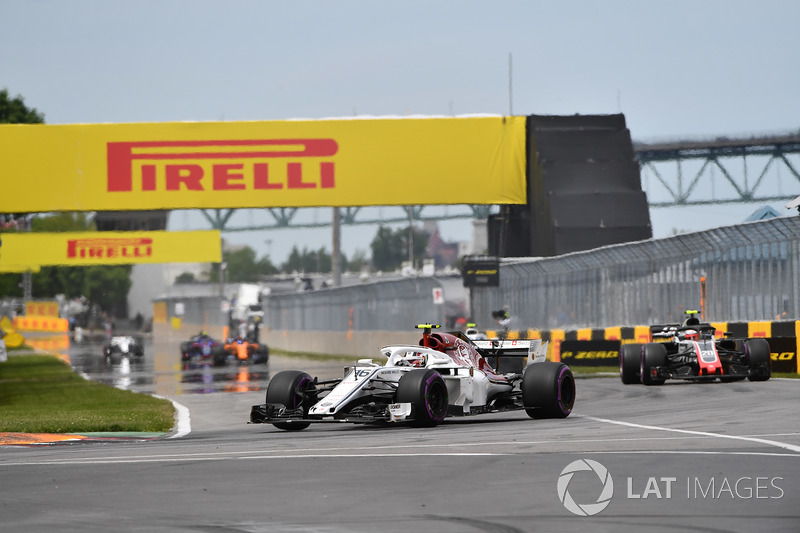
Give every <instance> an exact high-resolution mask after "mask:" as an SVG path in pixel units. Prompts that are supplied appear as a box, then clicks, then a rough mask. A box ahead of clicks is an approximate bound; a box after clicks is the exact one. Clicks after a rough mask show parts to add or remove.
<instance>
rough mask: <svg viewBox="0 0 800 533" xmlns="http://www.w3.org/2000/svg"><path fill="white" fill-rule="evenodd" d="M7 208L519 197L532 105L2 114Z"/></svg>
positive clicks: (508, 200) (2, 198)
mask: <svg viewBox="0 0 800 533" xmlns="http://www.w3.org/2000/svg"><path fill="white" fill-rule="evenodd" d="M0 146H2V147H3V149H4V151H3V157H0V176H3V194H2V195H0V213H2V212H8V213H23V212H26V213H27V212H48V211H119V210H122V211H124V210H149V209H215V208H216V209H225V208H230V209H236V208H243V209H245V208H259V209H260V208H270V207H327V206H332V207H333V206H344V207H354V206H371V205H424V204H432V205H443V204H449V205H461V204H483V205H499V204H524V203H525V202H526V198H527V191H526V180H525V167H526V154H525V146H526V145H525V117H501V116H485V117H430V118H424V117H423V118H387V119H353V120H345V119H333V120H285V121H251V122H166V123H138V124H66V125H43V124H33V125H31V124H27V125H19V124H11V125H0Z"/></svg>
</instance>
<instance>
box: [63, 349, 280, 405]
mask: <svg viewBox="0 0 800 533" xmlns="http://www.w3.org/2000/svg"><path fill="white" fill-rule="evenodd" d="M143 344H144V352H145V354H144V355H143V356H141V357H137V356H121V355H118V354H115V355H113V356H111V357H106V356H105V355H104V354H103V342H102V341H100V340H95V341H90V342H82V343H72V344H71V345H70V348H69V350H68V352H67V355H68V356H69V363H70V364H71V365H72V367H73V368H74V369H75V371H76V372H79V373H81V374H84V375H85V376H87V377H88V378H89V379H92V380H94V381H98V382H100V383H105V384H107V385H112V386H114V387H117V388H120V389H126V390H131V391H134V392H141V393H145V394H158V395H161V396H176V395H181V394H210V393H217V392H247V391H257V390H260V389H261V388H263V387H264V384H265V383H266V382H267V379H268V377H269V367H268V365H267V364H264V363H259V364H254V365H250V364H239V363H238V362H237V361H235V360H234V359H233V358H229V361H228V362H227V364H225V365H223V366H214V365H212V364H210V363H209V362H201V361H197V360H195V361H189V362H184V361H182V360H181V355H180V351H179V348H178V346H171V345H166V344H165V345H159V346H158V347H156V346H155V345H154V343H153V340H152V338H151V337H144V338H143Z"/></svg>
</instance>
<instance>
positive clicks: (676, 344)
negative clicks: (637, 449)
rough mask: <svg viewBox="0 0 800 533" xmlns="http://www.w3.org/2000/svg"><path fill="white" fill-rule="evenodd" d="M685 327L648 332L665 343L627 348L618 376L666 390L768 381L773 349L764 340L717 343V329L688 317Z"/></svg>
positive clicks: (671, 326)
mask: <svg viewBox="0 0 800 533" xmlns="http://www.w3.org/2000/svg"><path fill="white" fill-rule="evenodd" d="M686 314H687V315H688V318H687V319H686V320H685V321H684V322H683V324H667V325H656V326H650V334H651V336H652V337H653V338H654V339H657V338H664V339H666V340H665V341H663V342H650V343H647V344H625V345H623V346H622V348H621V349H620V352H619V355H620V358H619V375H620V378H621V379H622V382H623V383H625V384H626V385H627V384H632V383H643V384H645V385H662V384H663V383H664V382H665V381H666V380H667V379H684V380H695V381H714V380H715V379H717V378H719V380H720V381H723V382H727V381H740V380H743V379H745V378H747V379H749V380H750V381H766V380H768V379H769V378H770V375H771V370H770V348H769V343H767V341H766V339H735V338H729V337H728V336H727V335H728V334H727V333H726V334H725V336H724V337H723V338H716V335H715V333H716V328H714V327H713V326H712V325H711V324H708V323H701V322H700V320H699V319H698V318H697V317H696V316H694V315H696V314H697V311H687V312H686Z"/></svg>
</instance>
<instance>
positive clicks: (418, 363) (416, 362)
mask: <svg viewBox="0 0 800 533" xmlns="http://www.w3.org/2000/svg"><path fill="white" fill-rule="evenodd" d="M425 361H426V358H425V355H424V354H421V353H419V352H414V355H413V356H412V357H410V358H409V359H408V362H409V363H410V364H411V366H413V367H415V368H422V367H424V366H425Z"/></svg>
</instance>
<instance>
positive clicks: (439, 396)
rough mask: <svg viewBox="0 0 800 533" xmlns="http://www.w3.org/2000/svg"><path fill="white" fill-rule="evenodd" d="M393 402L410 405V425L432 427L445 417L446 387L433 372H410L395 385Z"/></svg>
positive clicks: (417, 370)
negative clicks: (395, 390)
mask: <svg viewBox="0 0 800 533" xmlns="http://www.w3.org/2000/svg"><path fill="white" fill-rule="evenodd" d="M395 402H397V403H410V404H411V407H412V416H413V418H412V422H411V423H412V425H414V426H417V427H433V426H436V425H437V424H439V423H440V422H442V421H443V420H444V419H445V417H446V416H447V406H448V402H449V397H448V394H447V385H446V384H445V382H444V379H443V378H442V375H441V374H439V373H438V372H437V371H435V370H431V369H425V368H419V369H416V370H410V371H408V372H406V373H405V374H403V375H402V376H401V377H400V381H399V382H398V383H397V392H396V393H395Z"/></svg>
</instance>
